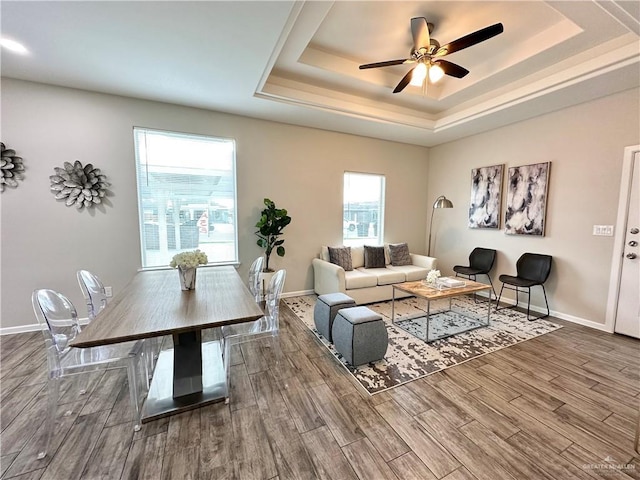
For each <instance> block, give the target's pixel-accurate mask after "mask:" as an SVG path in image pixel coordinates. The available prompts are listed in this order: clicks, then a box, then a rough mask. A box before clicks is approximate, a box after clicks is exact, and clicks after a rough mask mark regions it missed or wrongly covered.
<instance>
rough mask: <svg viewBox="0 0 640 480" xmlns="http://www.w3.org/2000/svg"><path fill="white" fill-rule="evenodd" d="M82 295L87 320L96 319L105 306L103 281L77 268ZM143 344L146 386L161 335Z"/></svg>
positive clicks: (159, 344)
mask: <svg viewBox="0 0 640 480" xmlns="http://www.w3.org/2000/svg"><path fill="white" fill-rule="evenodd" d="M76 276H77V277H78V283H79V284H80V290H82V296H83V297H84V300H85V302H86V304H87V315H88V317H89V322H92V321H94V320H95V319H96V317H97V316H98V314H99V313H100V312H101V311H102V310H103V309H104V308H105V307H106V306H107V298H108V297H107V292H106V290H105V288H104V283H102V280H100V278H98V276H97V275H96V274H94V273H92V272H90V271H88V270H78V271H77V272H76ZM139 342H140V343H143V345H144V355H145V358H146V386H147V388H148V387H149V381H150V379H151V376H152V375H153V369H154V367H155V364H156V360H157V359H158V355H159V353H160V346H161V344H162V337H156V338H149V339H146V340H140V341H139Z"/></svg>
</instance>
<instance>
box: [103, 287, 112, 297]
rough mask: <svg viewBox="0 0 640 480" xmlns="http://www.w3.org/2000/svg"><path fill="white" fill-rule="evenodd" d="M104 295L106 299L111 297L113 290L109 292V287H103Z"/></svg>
mask: <svg viewBox="0 0 640 480" xmlns="http://www.w3.org/2000/svg"><path fill="white" fill-rule="evenodd" d="M104 294H105V295H106V296H107V297H111V296H113V290H111V287H104Z"/></svg>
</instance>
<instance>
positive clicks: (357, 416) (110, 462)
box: [0, 303, 640, 480]
mask: <svg viewBox="0 0 640 480" xmlns="http://www.w3.org/2000/svg"><path fill="white" fill-rule="evenodd" d="M280 312H281V335H280V337H281V339H280V344H281V350H282V352H283V355H282V356H276V355H274V352H273V348H269V344H268V343H251V344H245V345H243V346H242V347H241V349H237V350H236V351H234V352H233V355H232V357H233V360H234V362H233V363H234V365H233V367H232V374H231V375H232V387H231V388H232V395H231V402H230V404H229V405H225V404H223V403H218V404H214V405H210V406H207V407H204V408H200V409H197V410H193V411H190V412H186V413H183V414H180V415H176V416H173V417H170V418H167V419H162V420H158V421H154V422H151V423H148V424H145V425H144V426H143V428H142V430H141V431H140V432H136V433H134V432H133V429H132V425H131V423H130V421H129V420H130V412H129V404H128V390H127V382H126V374H125V371H124V370H122V371H119V370H113V371H108V372H100V373H98V374H96V375H92V376H90V377H89V378H88V385H89V391H88V393H87V394H85V395H79V386H78V385H74V384H73V383H69V384H67V385H66V387H65V388H64V389H63V400H62V401H63V402H64V403H65V405H63V406H62V407H61V408H60V416H59V423H58V425H57V433H56V436H55V442H54V443H55V448H56V450H55V454H53V455H52V456H48V457H47V458H45V459H44V460H37V459H36V453H37V451H38V449H39V448H40V447H41V445H42V441H43V439H44V437H43V434H44V431H43V421H44V419H45V406H46V400H47V393H46V385H45V380H46V367H45V362H46V360H45V354H44V343H43V341H42V336H41V334H40V333H39V332H34V333H27V334H19V335H11V336H4V337H2V338H1V339H0V347H1V359H0V360H1V364H0V375H1V376H0V389H1V392H0V393H1V395H0V397H1V398H0V402H1V415H0V422H1V424H0V428H1V433H0V442H1V445H0V474H1V476H2V478H3V479H5V478H15V479H18V478H19V479H54V480H63V479H64V480H67V479H75V478H83V479H89V478H91V479H93V478H104V479H133V478H144V479H226V478H237V479H241V480H251V479H279V480H284V479H288V478H299V479H315V478H321V479H360V480H377V479H400V480H410V479H420V480H433V479H446V480H472V479H477V480H485V479H486V480H496V479H509V480H513V479H529V478H530V479H562V480H564V479H573V478H576V479H590V478H615V479H629V478H635V479H638V478H640V459H639V457H638V455H637V454H634V450H633V437H634V432H635V430H634V429H635V425H636V424H637V422H638V417H637V415H638V407H639V402H640V375H639V367H640V342H639V341H636V340H633V339H630V338H626V337H623V336H619V335H610V334H605V333H602V332H598V331H595V330H592V329H588V328H585V327H581V326H577V325H572V324H568V323H565V322H560V321H559V323H563V325H564V326H565V328H563V329H560V330H558V331H556V332H553V333H550V334H547V335H544V336H541V337H538V338H536V339H533V340H530V341H527V342H524V343H521V344H518V345H515V346H512V347H509V348H506V349H503V350H500V351H498V352H494V353H491V354H489V355H485V356H483V357H481V358H478V359H475V360H473V361H470V362H467V363H465V364H462V365H458V366H456V367H453V368H450V369H447V370H445V371H442V372H439V373H436V374H434V375H431V376H428V377H425V378H423V379H420V380H417V381H414V382H411V383H408V384H406V385H404V386H401V387H398V388H395V389H392V390H390V391H387V392H384V393H381V394H378V395H375V396H373V397H369V396H368V395H367V394H363V393H362V392H361V391H360V390H359V388H358V387H357V386H356V385H355V384H354V383H352V381H351V378H350V376H349V374H348V373H347V372H346V371H344V370H343V369H342V368H341V367H340V366H339V365H338V364H337V363H336V362H335V360H334V359H333V358H332V357H331V356H330V355H329V353H328V352H327V351H326V350H325V349H324V348H323V347H322V346H321V345H319V344H318V343H317V342H316V340H315V337H314V336H313V335H312V334H311V333H310V332H309V331H308V330H307V329H306V327H304V326H303V325H302V324H301V323H300V322H299V321H298V320H296V319H295V317H294V315H293V314H292V313H291V311H290V310H289V309H288V307H287V306H286V305H284V303H283V304H282V306H281V309H280ZM166 343H168V342H166V341H165V344H166ZM276 360H279V361H276ZM67 411H70V412H71V414H69V415H66V416H64V415H63V413H64V412H67Z"/></svg>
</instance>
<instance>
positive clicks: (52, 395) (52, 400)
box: [37, 378, 60, 460]
mask: <svg viewBox="0 0 640 480" xmlns="http://www.w3.org/2000/svg"><path fill="white" fill-rule="evenodd" d="M47 389H48V396H49V398H48V405H47V409H48V412H47V413H48V415H47V419H46V420H45V428H46V429H47V432H46V434H45V443H44V448H43V450H42V451H40V452H38V456H37V458H38V460H41V459H43V458H44V457H46V456H47V453H49V452H51V442H52V440H53V432H54V430H55V427H56V413H57V411H58V395H59V394H60V380H59V379H58V378H49V380H47Z"/></svg>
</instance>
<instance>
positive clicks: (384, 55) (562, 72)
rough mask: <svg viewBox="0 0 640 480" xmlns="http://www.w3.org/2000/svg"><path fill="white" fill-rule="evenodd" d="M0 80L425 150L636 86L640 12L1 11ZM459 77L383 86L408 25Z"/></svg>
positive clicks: (147, 5)
mask: <svg viewBox="0 0 640 480" xmlns="http://www.w3.org/2000/svg"><path fill="white" fill-rule="evenodd" d="M0 16H1V28H2V36H3V37H8V38H11V39H13V40H17V41H19V42H21V43H23V44H24V45H25V46H26V47H27V48H28V49H29V52H30V53H29V54H28V55H17V54H14V53H11V52H8V51H6V50H4V49H3V50H2V55H1V64H0V65H1V71H2V76H4V77H11V78H18V79H24V80H30V81H35V82H42V83H49V84H54V85H61V86H67V87H73V88H80V89H85V90H92V91H98V92H105V93H111V94H117V95H124V96H131V97H137V98H143V99H149V100H156V101H162V102H169V103H175V104H180V105H187V106H193V107H199V108H205V109H211V110H217V111H224V112H230V113H235V114H240V115H247V116H251V117H257V118H263V119H269V120H275V121H280V122H285V123H292V124H297V125H305V126H311V127H316V128H323V129H327V130H336V131H341V132H347V133H353V134H358V135H365V136H371V137H376V138H383V139H388V140H394V141H399V142H406V143H413V144H417V145H424V146H432V145H437V144H439V143H443V142H446V141H450V140H453V139H456V138H460V137H463V136H466V135H470V134H473V133H477V132H481V131H485V130H488V129H491V128H495V127H498V126H501V125H505V124H508V123H513V122H516V121H519V120H523V119H526V118H530V117H532V116H535V115H539V114H542V113H545V112H549V111H553V110H556V109H559V108H564V107H566V106H569V105H573V104H577V103H580V102H584V101H588V100H591V99H594V98H598V97H601V96H604V95H608V94H611V93H615V92H619V91H622V90H626V89H629V88H639V87H640V2H638V1H636V0H633V1H591V0H589V1H580V0H577V1H561V2H555V1H539V0H536V1H496V2H485V1H466V2H465V1H428V2H397V1H368V2H363V1H354V2H346V1H336V2H329V1H320V2H291V1H277V2H270V1H258V2H245V1H236V2H218V1H200V2H186V1H173V2H168V1H162V2H149V1H145V2H133V1H132V2H96V1H83V2H56V1H53V2H51V1H46V2H31V1H29V2H22V1H17V2H13V1H5V0H2V2H1V3H0ZM416 16H423V17H426V19H427V20H428V21H429V22H431V23H433V24H434V25H435V29H434V31H433V32H432V34H431V36H432V37H433V38H436V39H437V40H439V41H440V43H441V44H445V43H449V42H451V41H453V40H455V39H457V38H459V37H462V36H464V35H466V34H468V33H471V32H474V31H476V30H479V29H480V28H483V27H486V26H488V25H491V24H494V23H498V22H501V23H502V24H503V25H504V33H503V34H501V35H498V36H496V37H494V38H492V39H489V40H487V41H485V42H483V43H480V44H477V45H475V46H473V47H470V48H468V49H465V50H463V51H459V52H455V53H453V54H451V55H450V56H447V60H450V61H452V62H455V63H457V64H459V65H461V66H463V67H465V68H467V69H468V70H469V71H470V73H469V75H467V76H466V77H464V78H462V79H457V78H453V77H445V78H444V79H443V80H441V81H440V82H438V84H436V85H429V87H428V90H427V95H426V96H425V95H423V93H422V90H421V89H419V88H417V87H412V86H409V87H407V88H406V89H405V90H404V91H403V92H401V93H398V94H393V93H392V90H393V88H394V87H395V86H396V84H397V83H398V82H399V81H400V79H401V78H402V77H403V76H404V74H405V73H406V72H407V71H408V70H409V68H410V66H407V65H399V66H394V67H386V68H378V69H371V70H359V69H358V65H360V64H363V63H371V62H378V61H383V60H391V59H397V58H405V57H407V56H409V53H410V49H411V45H412V37H411V28H410V19H411V18H412V17H416Z"/></svg>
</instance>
